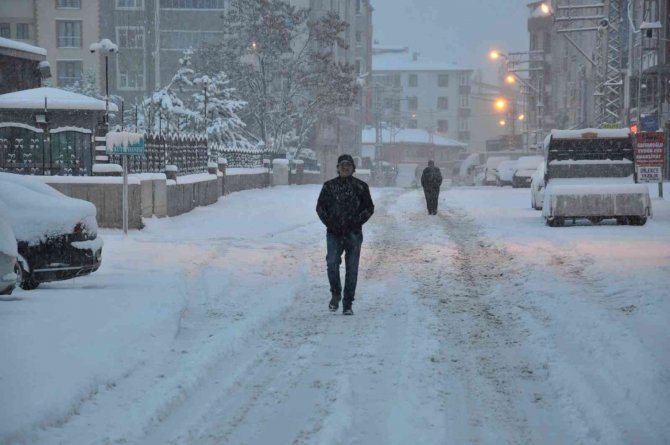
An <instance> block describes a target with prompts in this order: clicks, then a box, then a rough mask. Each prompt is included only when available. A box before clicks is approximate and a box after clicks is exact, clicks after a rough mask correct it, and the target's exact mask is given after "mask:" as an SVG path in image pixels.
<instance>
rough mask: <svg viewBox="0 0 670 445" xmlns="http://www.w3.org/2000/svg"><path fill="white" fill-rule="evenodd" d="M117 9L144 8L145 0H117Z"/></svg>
mask: <svg viewBox="0 0 670 445" xmlns="http://www.w3.org/2000/svg"><path fill="white" fill-rule="evenodd" d="M116 9H144V0H116Z"/></svg>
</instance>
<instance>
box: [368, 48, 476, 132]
mask: <svg viewBox="0 0 670 445" xmlns="http://www.w3.org/2000/svg"><path fill="white" fill-rule="evenodd" d="M471 75H472V70H470V69H466V68H461V67H458V66H455V65H454V64H451V63H447V62H431V61H424V60H422V59H421V58H420V57H419V54H418V53H410V50H409V48H406V47H405V48H398V47H375V48H374V49H373V57H372V91H373V96H374V98H373V103H374V104H375V107H374V110H373V111H372V112H371V115H369V117H368V119H369V121H371V122H370V123H371V124H372V125H376V124H375V122H379V123H386V124H389V125H392V126H395V127H398V128H410V129H411V128H421V129H424V130H428V131H429V132H431V133H432V132H436V133H440V134H442V135H448V136H449V137H450V138H452V139H457V140H459V141H461V142H467V141H469V140H470V138H471V136H470V117H471V114H472V108H471V104H470V90H471V86H470V78H471Z"/></svg>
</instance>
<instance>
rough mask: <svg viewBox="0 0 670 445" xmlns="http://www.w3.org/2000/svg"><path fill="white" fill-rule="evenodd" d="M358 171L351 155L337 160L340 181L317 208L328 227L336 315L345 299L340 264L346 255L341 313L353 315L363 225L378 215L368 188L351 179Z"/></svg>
mask: <svg viewBox="0 0 670 445" xmlns="http://www.w3.org/2000/svg"><path fill="white" fill-rule="evenodd" d="M355 170H356V166H355V165H354V159H353V158H352V157H351V155H347V154H344V155H342V156H340V157H339V158H338V159H337V174H338V176H337V178H334V179H331V180H330V181H326V182H325V183H324V184H323V188H322V189H321V194H320V195H319V200H318V201H317V204H316V213H317V214H318V215H319V219H320V220H321V222H322V223H323V224H324V225H325V226H326V229H327V231H326V241H327V247H328V253H327V255H326V264H327V266H328V281H329V282H330V293H331V299H330V303H329V304H328V308H329V309H330V310H331V312H335V311H336V310H337V308H338V307H339V305H340V300H341V299H342V284H341V281H340V264H341V263H342V253H344V262H345V272H346V273H345V279H344V300H343V301H342V313H343V314H344V315H353V314H354V312H353V310H352V308H351V306H352V304H353V302H354V294H355V293H356V282H357V280H358V260H359V259H360V256H361V244H363V224H365V223H366V222H367V221H368V220H369V219H370V217H371V216H372V214H373V213H374V211H375V206H374V204H373V203H372V197H371V196H370V189H369V188H368V185H367V184H366V183H365V182H363V181H361V180H360V179H358V178H354V177H353V176H352V175H353V173H354V171H355Z"/></svg>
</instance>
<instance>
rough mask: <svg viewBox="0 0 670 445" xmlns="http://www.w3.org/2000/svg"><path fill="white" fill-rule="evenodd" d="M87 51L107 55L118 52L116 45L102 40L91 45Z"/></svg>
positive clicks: (107, 40)
mask: <svg viewBox="0 0 670 445" xmlns="http://www.w3.org/2000/svg"><path fill="white" fill-rule="evenodd" d="M88 49H89V51H91V52H94V51H102V52H107V53H116V52H118V51H119V47H118V46H117V45H116V43H113V42H112V41H111V40H109V39H102V40H101V41H99V42H96V43H91V45H90V46H89V47H88Z"/></svg>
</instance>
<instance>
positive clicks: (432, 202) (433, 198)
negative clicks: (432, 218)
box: [423, 189, 440, 215]
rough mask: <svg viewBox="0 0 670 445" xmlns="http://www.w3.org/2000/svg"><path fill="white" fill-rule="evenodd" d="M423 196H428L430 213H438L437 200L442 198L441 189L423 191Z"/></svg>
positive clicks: (427, 205)
mask: <svg viewBox="0 0 670 445" xmlns="http://www.w3.org/2000/svg"><path fill="white" fill-rule="evenodd" d="M423 194H424V195H426V207H428V213H430V214H431V215H432V214H435V213H437V198H439V196H440V189H423Z"/></svg>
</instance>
